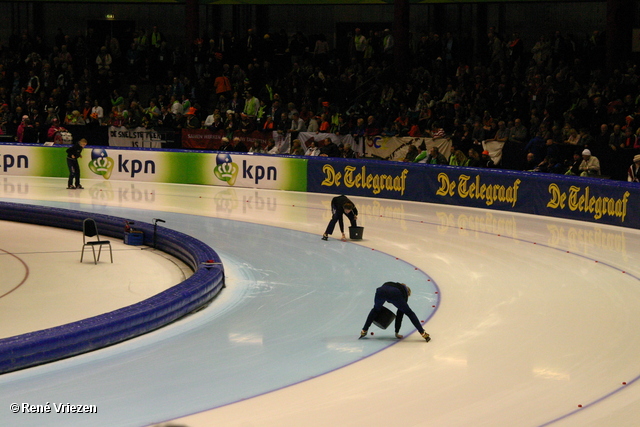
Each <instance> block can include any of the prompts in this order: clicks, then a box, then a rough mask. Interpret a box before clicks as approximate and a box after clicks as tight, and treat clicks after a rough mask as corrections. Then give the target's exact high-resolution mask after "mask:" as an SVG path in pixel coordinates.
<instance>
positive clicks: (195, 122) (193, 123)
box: [185, 107, 201, 129]
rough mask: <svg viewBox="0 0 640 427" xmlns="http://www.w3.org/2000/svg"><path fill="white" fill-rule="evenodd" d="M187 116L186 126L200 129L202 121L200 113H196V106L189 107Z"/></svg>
mask: <svg viewBox="0 0 640 427" xmlns="http://www.w3.org/2000/svg"><path fill="white" fill-rule="evenodd" d="M185 117H186V123H185V128H187V129H200V127H201V123H200V119H199V118H198V115H197V114H196V109H195V107H189V110H187V113H186V114H185Z"/></svg>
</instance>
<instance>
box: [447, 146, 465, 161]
mask: <svg viewBox="0 0 640 427" xmlns="http://www.w3.org/2000/svg"><path fill="white" fill-rule="evenodd" d="M449 165H450V166H468V165H469V159H468V158H467V156H465V155H464V153H463V152H462V151H461V150H458V149H457V148H455V147H454V146H453V145H452V146H451V156H449Z"/></svg>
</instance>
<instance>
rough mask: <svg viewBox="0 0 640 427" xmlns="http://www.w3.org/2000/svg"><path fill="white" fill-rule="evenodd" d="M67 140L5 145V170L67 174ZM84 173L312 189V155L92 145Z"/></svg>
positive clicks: (1, 170)
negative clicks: (309, 169)
mask: <svg viewBox="0 0 640 427" xmlns="http://www.w3.org/2000/svg"><path fill="white" fill-rule="evenodd" d="M66 149H67V147H66V146H53V147H43V146H40V145H18V144H1V145H0V175H3V174H4V175H28V176H51V177H66V176H68V175H69V171H68V169H67V160H66ZM78 163H79V164H80V174H81V176H82V177H83V178H89V179H101V180H104V181H105V182H108V181H116V180H117V181H135V182H162V183H175V184H198V185H217V186H224V187H250V188H264V189H272V190H286V191H307V178H306V177H307V160H306V159H303V158H293V157H274V156H266V155H250V154H240V153H226V152H225V153H212V152H194V151H159V150H149V149H147V150H145V149H140V150H136V149H126V148H115V147H89V146H88V147H86V148H85V149H84V150H83V152H82V158H80V159H79V162H78Z"/></svg>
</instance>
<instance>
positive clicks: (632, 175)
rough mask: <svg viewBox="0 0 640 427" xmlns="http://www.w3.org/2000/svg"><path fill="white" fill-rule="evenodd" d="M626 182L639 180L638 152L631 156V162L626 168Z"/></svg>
mask: <svg viewBox="0 0 640 427" xmlns="http://www.w3.org/2000/svg"><path fill="white" fill-rule="evenodd" d="M627 181H628V182H640V154H636V155H635V156H633V164H632V165H631V166H629V169H628V170H627Z"/></svg>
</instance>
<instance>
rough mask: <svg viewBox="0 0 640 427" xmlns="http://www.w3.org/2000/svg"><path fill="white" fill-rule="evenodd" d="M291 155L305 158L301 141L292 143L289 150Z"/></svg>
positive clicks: (297, 140) (296, 140)
mask: <svg viewBox="0 0 640 427" xmlns="http://www.w3.org/2000/svg"><path fill="white" fill-rule="evenodd" d="M289 154H291V155H292V156H304V150H303V149H302V143H301V142H300V140H299V139H294V140H293V141H292V142H291V148H290V149H289Z"/></svg>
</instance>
